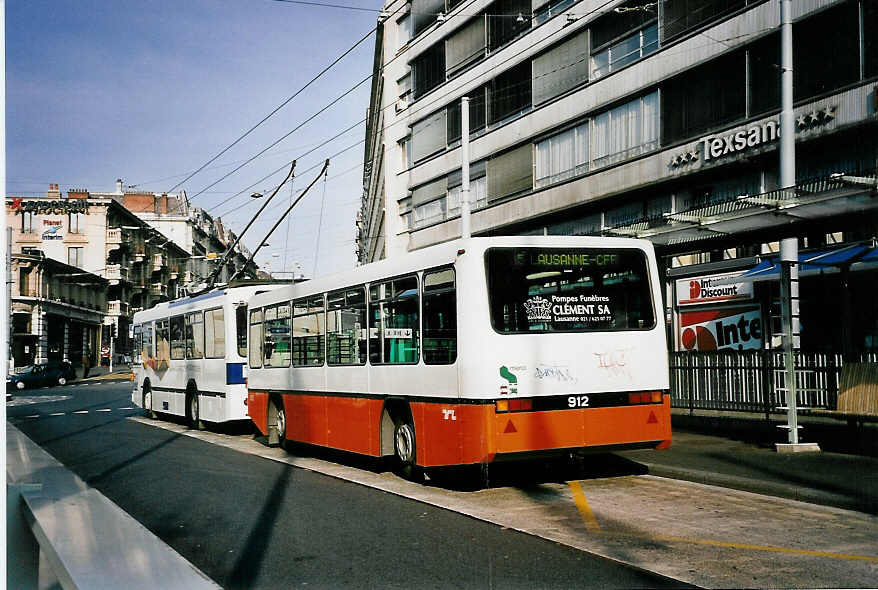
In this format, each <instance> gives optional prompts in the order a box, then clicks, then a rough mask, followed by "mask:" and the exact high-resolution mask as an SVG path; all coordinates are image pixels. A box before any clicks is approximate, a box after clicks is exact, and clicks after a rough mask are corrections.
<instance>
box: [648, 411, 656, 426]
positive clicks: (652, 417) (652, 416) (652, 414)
mask: <svg viewBox="0 0 878 590" xmlns="http://www.w3.org/2000/svg"><path fill="white" fill-rule="evenodd" d="M646 423H647V424H658V418H656V417H655V412H650V413H649V420H647V421H646Z"/></svg>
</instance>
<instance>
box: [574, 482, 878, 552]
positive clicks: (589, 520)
mask: <svg viewBox="0 0 878 590" xmlns="http://www.w3.org/2000/svg"><path fill="white" fill-rule="evenodd" d="M568 485H570V490H571V491H572V492H573V500H574V501H575V502H576V508H578V509H579V513H580V514H581V515H582V520H583V521H584V522H585V528H586V529H588V530H589V532H592V533H598V534H601V535H606V536H612V537H627V538H631V539H643V540H646V541H666V542H672V543H689V544H692V545H707V546H710V547H726V548H729V549H747V550H750V551H768V552H772V553H787V554H790V555H807V556H810V557H828V558H830V559H847V560H853V561H870V562H875V563H878V557H873V556H869V555H852V554H849V553H832V552H830V551H812V550H810V549H793V548H791V547H772V546H771V545H751V544H748V543H729V542H726V541H713V540H711V539H692V538H689V537H672V536H668V535H639V534H635V533H625V532H621V531H618V532H617V531H606V530H601V527H600V526H598V523H597V520H595V517H594V513H592V511H591V507H590V506H589V505H588V501H586V499H585V494H584V493H583V491H582V486H581V485H580V484H579V482H578V481H571V482H568Z"/></svg>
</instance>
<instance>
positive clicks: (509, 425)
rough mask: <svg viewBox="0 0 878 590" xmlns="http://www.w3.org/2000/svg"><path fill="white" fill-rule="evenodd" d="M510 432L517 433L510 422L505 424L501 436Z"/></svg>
mask: <svg viewBox="0 0 878 590" xmlns="http://www.w3.org/2000/svg"><path fill="white" fill-rule="evenodd" d="M510 432H518V430H516V429H515V425H514V424H513V423H512V420H510V421H509V422H507V423H506V430H504V431H503V434H509V433H510Z"/></svg>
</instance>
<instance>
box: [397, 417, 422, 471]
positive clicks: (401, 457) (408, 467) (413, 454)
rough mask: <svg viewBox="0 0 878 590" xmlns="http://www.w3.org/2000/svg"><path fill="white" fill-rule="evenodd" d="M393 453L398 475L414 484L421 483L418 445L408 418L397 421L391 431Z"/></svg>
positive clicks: (413, 428) (413, 427) (410, 420)
mask: <svg viewBox="0 0 878 590" xmlns="http://www.w3.org/2000/svg"><path fill="white" fill-rule="evenodd" d="M393 452H394V454H395V455H396V467H397V470H398V472H399V475H401V476H402V477H404V478H406V479H408V480H410V481H415V482H420V481H423V477H424V472H423V470H422V469H421V468H420V467H418V464H417V460H418V445H417V437H416V435H415V426H414V424H413V423H412V419H411V418H410V417H408V416H406V417H405V418H403V419H401V420H399V421H398V422H397V423H396V427H395V428H394V429H393Z"/></svg>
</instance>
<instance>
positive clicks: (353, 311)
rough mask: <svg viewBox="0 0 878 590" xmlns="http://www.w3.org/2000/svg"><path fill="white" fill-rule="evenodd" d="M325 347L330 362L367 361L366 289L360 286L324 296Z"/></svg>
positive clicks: (342, 363) (364, 362)
mask: <svg viewBox="0 0 878 590" xmlns="http://www.w3.org/2000/svg"><path fill="white" fill-rule="evenodd" d="M327 308H328V312H327V316H326V326H327V327H326V339H327V340H326V347H327V353H326V355H327V362H328V363H329V364H330V365H365V364H366V342H367V339H366V329H365V328H366V292H365V290H364V289H363V287H355V288H351V289H346V290H344V291H337V292H335V293H330V294H329V295H328V296H327Z"/></svg>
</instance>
